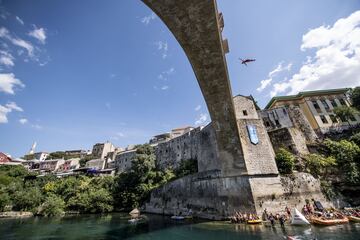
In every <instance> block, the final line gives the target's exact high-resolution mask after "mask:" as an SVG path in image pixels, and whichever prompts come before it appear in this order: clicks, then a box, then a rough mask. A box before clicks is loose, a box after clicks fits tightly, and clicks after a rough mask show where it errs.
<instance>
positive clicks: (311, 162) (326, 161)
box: [305, 154, 336, 177]
mask: <svg viewBox="0 0 360 240" xmlns="http://www.w3.org/2000/svg"><path fill="white" fill-rule="evenodd" d="M333 166H336V160H335V158H333V157H325V156H323V155H319V154H308V155H307V156H306V157H305V168H306V170H307V171H308V172H310V173H311V174H312V175H313V176H314V177H320V176H324V175H325V173H326V172H327V170H328V169H329V168H330V167H333Z"/></svg>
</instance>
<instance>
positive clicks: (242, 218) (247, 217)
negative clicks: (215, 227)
mask: <svg viewBox="0 0 360 240" xmlns="http://www.w3.org/2000/svg"><path fill="white" fill-rule="evenodd" d="M251 220H260V218H259V217H258V215H256V214H254V213H244V214H242V213H240V212H235V213H234V215H233V216H231V217H230V222H231V223H247V222H248V221H251Z"/></svg>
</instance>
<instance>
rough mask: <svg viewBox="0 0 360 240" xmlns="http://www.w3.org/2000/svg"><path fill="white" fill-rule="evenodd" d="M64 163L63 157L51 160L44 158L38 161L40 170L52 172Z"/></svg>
mask: <svg viewBox="0 0 360 240" xmlns="http://www.w3.org/2000/svg"><path fill="white" fill-rule="evenodd" d="M64 163H65V160H64V159H53V160H45V161H40V167H39V170H40V171H45V172H54V171H56V170H58V168H59V167H60V166H61V165H63V164H64Z"/></svg>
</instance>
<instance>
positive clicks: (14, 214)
mask: <svg viewBox="0 0 360 240" xmlns="http://www.w3.org/2000/svg"><path fill="white" fill-rule="evenodd" d="M32 216H34V214H33V213H32V212H14V211H11V212H0V218H25V217H32Z"/></svg>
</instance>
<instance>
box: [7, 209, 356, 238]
mask: <svg viewBox="0 0 360 240" xmlns="http://www.w3.org/2000/svg"><path fill="white" fill-rule="evenodd" d="M147 216H148V220H147V221H144V222H141V223H137V224H130V223H128V217H127V216H126V215H124V214H109V215H80V216H67V217H63V218H28V219H0V239H9V240H10V239H167V240H177V239H206V240H212V239H225V240H232V239H250V240H251V239H286V237H287V236H296V238H295V239H357V240H358V239H360V237H359V236H360V235H359V234H360V224H346V225H338V226H332V227H314V226H311V227H292V226H286V227H285V228H284V229H283V228H281V227H280V226H277V227H275V228H272V227H268V226H264V225H258V226H249V225H233V224H229V223H225V222H206V221H192V220H187V221H183V222H176V221H173V220H171V219H169V217H163V216H157V215H147Z"/></svg>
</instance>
